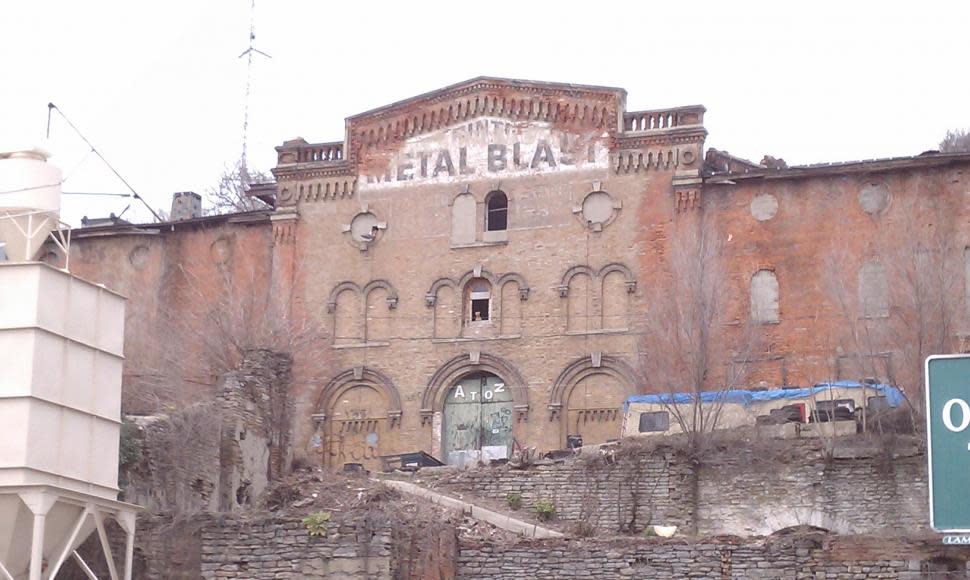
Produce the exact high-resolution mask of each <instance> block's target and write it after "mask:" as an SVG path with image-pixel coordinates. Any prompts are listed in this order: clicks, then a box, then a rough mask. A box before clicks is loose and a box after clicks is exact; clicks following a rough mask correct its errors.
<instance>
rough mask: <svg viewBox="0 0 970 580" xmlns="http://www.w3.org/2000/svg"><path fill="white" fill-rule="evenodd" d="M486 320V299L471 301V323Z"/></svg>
mask: <svg viewBox="0 0 970 580" xmlns="http://www.w3.org/2000/svg"><path fill="white" fill-rule="evenodd" d="M480 320H488V298H478V299H473V300H472V322H476V321H480Z"/></svg>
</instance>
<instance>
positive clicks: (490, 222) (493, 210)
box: [485, 191, 509, 232]
mask: <svg viewBox="0 0 970 580" xmlns="http://www.w3.org/2000/svg"><path fill="white" fill-rule="evenodd" d="M508 227H509V198H508V197H506V195H505V192H502V191H493V192H492V193H490V194H488V197H486V198H485V231H487V232H496V231H501V230H505V229H508Z"/></svg>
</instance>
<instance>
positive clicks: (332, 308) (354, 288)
mask: <svg viewBox="0 0 970 580" xmlns="http://www.w3.org/2000/svg"><path fill="white" fill-rule="evenodd" d="M347 290H350V291H351V292H356V293H357V295H358V296H360V295H361V288H360V286H358V285H357V284H356V283H355V282H350V281H349V280H348V281H344V282H341V283H339V284H337V285H336V286H334V287H333V290H331V291H330V298H328V299H327V312H328V313H330V314H333V313H334V312H336V311H337V297H338V296H340V294H341V292H345V291H347Z"/></svg>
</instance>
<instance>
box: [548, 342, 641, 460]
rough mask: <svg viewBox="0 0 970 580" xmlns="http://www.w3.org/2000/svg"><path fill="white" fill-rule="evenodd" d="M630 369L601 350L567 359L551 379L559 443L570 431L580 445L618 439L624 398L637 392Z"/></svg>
mask: <svg viewBox="0 0 970 580" xmlns="http://www.w3.org/2000/svg"><path fill="white" fill-rule="evenodd" d="M635 384H636V383H635V379H634V373H633V370H632V369H631V368H630V366H629V365H627V364H626V363H625V362H623V360H621V359H620V358H617V357H613V356H610V355H606V354H603V353H600V352H595V353H592V354H590V355H588V356H585V357H582V358H579V359H576V360H574V361H573V362H572V363H570V364H569V365H568V366H567V367H566V368H565V369H563V371H562V373H560V374H559V377H558V378H556V382H555V383H553V386H552V393H551V394H550V397H549V409H550V411H551V412H552V415H551V418H552V419H559V424H560V441H561V443H560V444H561V445H563V446H566V445H568V444H569V442H570V435H573V436H578V437H581V438H582V443H583V445H596V444H599V443H606V442H607V441H609V440H611V439H619V437H620V431H621V427H622V424H623V402H624V401H625V400H626V398H627V397H628V396H630V395H632V394H635V393H636V389H635V387H634V385H635Z"/></svg>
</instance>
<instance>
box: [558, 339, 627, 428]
mask: <svg viewBox="0 0 970 580" xmlns="http://www.w3.org/2000/svg"><path fill="white" fill-rule="evenodd" d="M597 359H598V360H597ZM597 363H598V364H597ZM593 375H609V376H611V377H613V378H615V379H617V380H618V381H619V382H620V384H622V385H623V386H624V387H625V389H626V393H627V395H628V396H629V395H635V394H637V386H636V385H637V381H636V373H635V372H634V371H633V368H632V367H630V365H628V364H627V363H626V362H624V361H623V360H622V359H619V358H617V357H614V356H610V355H605V354H600V353H593V354H590V355H587V356H584V357H582V358H579V359H576V360H574V361H573V362H571V363H570V364H569V365H567V366H566V368H564V369H563V371H562V372H561V373H559V376H558V377H556V381H555V382H554V383H553V385H552V392H551V393H550V394H549V404H548V406H547V407H548V409H549V414H550V419H555V418H557V417H558V416H559V414H560V413H561V412H562V410H563V408H565V406H566V401H567V400H568V399H569V393H570V392H571V391H572V390H573V387H575V386H576V385H577V384H578V383H579V382H580V381H581V380H583V379H585V378H586V377H589V376H593Z"/></svg>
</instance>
